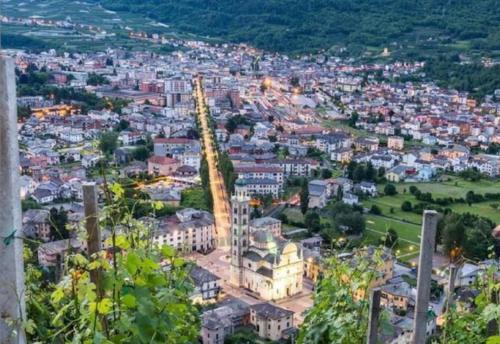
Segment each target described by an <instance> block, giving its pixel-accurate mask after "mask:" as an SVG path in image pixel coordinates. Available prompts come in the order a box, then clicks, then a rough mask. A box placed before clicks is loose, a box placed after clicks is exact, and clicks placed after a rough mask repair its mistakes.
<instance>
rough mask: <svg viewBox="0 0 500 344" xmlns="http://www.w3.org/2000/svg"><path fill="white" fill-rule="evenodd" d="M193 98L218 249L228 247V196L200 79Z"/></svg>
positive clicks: (229, 220) (229, 225) (196, 84)
mask: <svg viewBox="0 0 500 344" xmlns="http://www.w3.org/2000/svg"><path fill="white" fill-rule="evenodd" d="M195 87H196V88H195V97H196V107H197V111H198V117H199V119H200V124H201V129H202V133H201V139H202V141H203V149H204V152H205V156H206V159H207V163H208V173H209V179H210V190H211V193H212V197H213V212H214V218H215V227H216V231H217V240H218V243H219V245H218V246H219V247H226V248H227V247H229V243H230V239H231V238H230V233H231V217H230V212H229V209H230V206H229V199H228V195H227V192H226V189H225V186H224V180H223V178H222V175H221V174H220V173H219V170H218V168H217V149H216V148H215V147H214V142H213V140H214V137H213V136H212V134H211V133H210V128H209V124H208V116H209V114H208V112H207V108H206V103H205V95H204V93H203V89H202V85H201V78H199V77H198V78H196V80H195Z"/></svg>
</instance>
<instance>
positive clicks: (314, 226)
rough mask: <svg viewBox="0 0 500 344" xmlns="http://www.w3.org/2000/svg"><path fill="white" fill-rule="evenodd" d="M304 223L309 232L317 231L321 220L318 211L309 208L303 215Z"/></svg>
mask: <svg viewBox="0 0 500 344" xmlns="http://www.w3.org/2000/svg"><path fill="white" fill-rule="evenodd" d="M304 224H305V226H306V228H307V229H308V230H309V232H310V233H318V232H319V231H320V229H321V221H320V217H319V215H318V213H316V212H315V211H311V210H309V211H308V212H307V213H306V215H305V217H304Z"/></svg>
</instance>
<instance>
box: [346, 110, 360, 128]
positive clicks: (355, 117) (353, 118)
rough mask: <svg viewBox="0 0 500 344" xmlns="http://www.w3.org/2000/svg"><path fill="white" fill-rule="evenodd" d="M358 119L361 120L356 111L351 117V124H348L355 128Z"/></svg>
mask: <svg viewBox="0 0 500 344" xmlns="http://www.w3.org/2000/svg"><path fill="white" fill-rule="evenodd" d="M358 119H359V114H358V113H357V112H356V111H354V112H353V113H352V114H351V116H350V117H349V122H348V124H349V126H350V127H353V128H355V127H356V122H357V121H358Z"/></svg>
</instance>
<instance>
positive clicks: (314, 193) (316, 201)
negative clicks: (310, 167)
mask: <svg viewBox="0 0 500 344" xmlns="http://www.w3.org/2000/svg"><path fill="white" fill-rule="evenodd" d="M308 189H309V205H308V207H309V208H312V209H314V208H319V209H321V208H324V207H325V206H326V203H327V201H328V182H326V181H324V180H311V181H310V182H309V185H308Z"/></svg>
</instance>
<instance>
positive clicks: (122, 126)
mask: <svg viewBox="0 0 500 344" xmlns="http://www.w3.org/2000/svg"><path fill="white" fill-rule="evenodd" d="M128 127H130V123H129V122H128V121H126V120H124V119H120V122H119V123H118V125H117V126H116V131H122V130H125V129H128Z"/></svg>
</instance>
